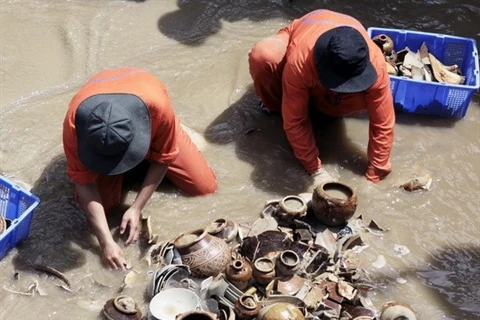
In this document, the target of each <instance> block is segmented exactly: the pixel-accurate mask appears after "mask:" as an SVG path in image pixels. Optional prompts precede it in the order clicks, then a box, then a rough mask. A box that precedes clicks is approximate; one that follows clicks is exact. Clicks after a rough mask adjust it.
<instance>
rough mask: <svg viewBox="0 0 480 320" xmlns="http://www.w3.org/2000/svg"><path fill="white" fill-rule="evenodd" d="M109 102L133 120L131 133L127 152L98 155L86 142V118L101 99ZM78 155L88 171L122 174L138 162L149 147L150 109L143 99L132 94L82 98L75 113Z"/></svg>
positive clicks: (103, 173) (99, 95)
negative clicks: (114, 154) (115, 154)
mask: <svg viewBox="0 0 480 320" xmlns="http://www.w3.org/2000/svg"><path fill="white" fill-rule="evenodd" d="M105 101H108V102H111V103H112V104H113V106H114V108H122V110H123V112H125V113H127V114H128V115H129V118H130V119H131V121H132V123H133V128H134V135H133V139H132V141H131V142H130V144H129V146H128V149H127V151H125V153H123V154H121V155H118V156H105V155H101V154H98V153H97V152H96V151H95V149H94V148H93V147H92V146H91V145H89V144H88V142H87V139H86V136H85V132H86V130H85V127H86V124H87V119H88V116H89V115H90V113H91V112H92V110H93V109H94V108H95V107H96V106H97V105H98V104H100V103H102V102H105ZM75 129H76V133H77V141H78V156H79V158H80V161H81V162H82V163H83V165H84V166H85V167H87V168H88V169H89V170H92V171H94V172H96V173H99V174H102V175H115V174H121V173H124V172H126V171H128V170H130V169H132V168H133V167H135V166H136V165H138V164H139V163H140V162H142V160H143V159H144V158H145V156H146V155H147V152H148V150H149V148H150V137H151V120H150V112H149V111H148V108H147V106H146V105H145V103H144V102H143V100H142V99H140V98H139V97H137V96H136V95H133V94H98V95H94V96H91V97H89V98H87V99H85V100H84V101H83V102H82V103H81V104H80V106H79V107H78V109H77V111H76V114H75Z"/></svg>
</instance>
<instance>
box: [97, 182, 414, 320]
mask: <svg viewBox="0 0 480 320" xmlns="http://www.w3.org/2000/svg"><path fill="white" fill-rule="evenodd" d="M356 207H357V195H356V193H355V192H354V191H353V190H352V189H351V188H350V187H349V186H347V185H346V184H343V183H340V182H328V183H324V184H322V185H319V186H318V187H317V188H315V190H314V191H313V193H312V194H300V195H289V196H286V197H284V198H282V199H275V200H270V201H267V202H266V203H265V207H264V209H263V211H262V212H261V217H260V218H259V219H257V220H256V221H255V222H254V223H253V224H252V225H249V226H244V225H238V224H237V223H235V222H233V221H228V220H225V219H218V220H215V221H214V222H213V223H212V224H210V225H208V226H207V227H205V228H204V229H199V230H194V231H191V232H187V233H184V234H181V235H179V236H178V237H176V238H174V239H172V240H170V241H164V242H161V243H158V244H154V245H153V246H152V247H151V248H150V250H149V252H148V255H149V261H153V262H154V263H158V264H159V267H158V268H157V270H156V271H155V273H154V274H153V275H152V278H151V281H150V283H149V284H148V287H147V295H148V296H149V298H150V299H151V300H150V304H149V308H148V319H149V320H193V319H195V320H203V319H204V320H235V319H237V320H251V319H257V320H304V319H311V320H314V319H315V320H321V319H341V320H349V319H355V320H367V319H378V313H379V312H378V311H377V310H376V309H375V307H374V306H373V303H372V302H371V300H370V299H369V297H368V291H369V290H371V289H372V285H371V284H370V281H369V279H368V277H367V275H366V273H365V272H364V271H363V270H361V269H359V268H357V267H356V263H355V262H356V261H355V255H356V254H357V253H358V252H360V251H361V248H362V246H363V242H362V239H361V238H360V235H359V234H358V233H357V232H356V228H357V227H356V226H355V224H353V223H351V222H352V221H349V220H350V219H351V218H352V216H353V215H354V213H355V210H356ZM354 220H355V219H354ZM134 306H135V304H132V303H130V309H132V310H136V309H135V307H134ZM131 312H133V311H131ZM104 313H105V312H104ZM398 317H403V318H398ZM397 318H398V319H407V320H414V319H416V318H415V315H414V313H413V310H411V308H410V307H409V306H407V305H402V304H398V303H390V304H387V305H385V306H384V308H383V310H382V311H381V315H380V319H381V320H393V319H397ZM109 319H110V318H109ZM112 319H132V320H133V319H137V318H135V317H134V315H133V314H132V317H130V318H126V317H124V318H112Z"/></svg>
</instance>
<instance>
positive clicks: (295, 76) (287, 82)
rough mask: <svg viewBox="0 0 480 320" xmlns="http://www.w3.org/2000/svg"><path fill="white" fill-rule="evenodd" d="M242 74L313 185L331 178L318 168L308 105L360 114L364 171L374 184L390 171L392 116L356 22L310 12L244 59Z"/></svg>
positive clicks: (380, 64) (375, 58) (380, 71)
mask: <svg viewBox="0 0 480 320" xmlns="http://www.w3.org/2000/svg"><path fill="white" fill-rule="evenodd" d="M249 66H250V74H251V76H252V79H253V84H254V88H255V91H256V93H257V94H258V95H259V96H260V99H261V101H262V107H263V108H264V109H266V111H268V112H270V113H272V112H281V115H282V118H283V128H284V130H285V133H286V136H287V138H288V140H289V142H290V144H291V146H292V148H293V151H294V154H295V156H296V157H297V159H298V160H299V161H300V162H301V163H302V165H303V166H304V168H305V170H306V171H307V173H308V174H310V175H311V176H312V177H313V179H314V183H315V185H318V184H320V183H322V182H325V181H328V180H333V179H332V177H331V176H330V175H329V174H328V172H326V171H325V169H324V168H322V163H321V161H320V159H319V152H318V149H317V147H316V144H315V138H314V134H313V130H312V124H311V122H310V119H309V106H314V107H316V108H317V109H318V110H319V111H320V112H321V113H324V114H326V115H329V116H333V117H343V116H347V115H352V114H355V113H358V112H361V111H366V112H368V117H369V142H368V150H367V154H368V167H367V168H366V173H365V176H366V178H367V179H368V180H370V181H373V182H378V181H380V180H381V179H382V178H384V177H385V176H386V175H388V174H389V173H390V172H391V170H392V169H391V163H390V152H391V149H392V143H393V129H394V124H395V112H394V108H393V98H392V94H391V91H390V79H389V76H388V73H387V69H386V65H385V59H384V57H383V55H382V52H381V50H380V48H379V47H378V46H377V45H376V44H375V43H374V42H373V41H372V40H371V39H370V38H369V36H368V33H367V32H366V30H365V28H364V27H363V26H362V24H361V23H360V22H358V21H357V20H356V19H354V18H353V17H350V16H348V15H345V14H341V13H337V12H333V11H329V10H316V11H313V12H310V13H308V14H306V15H305V16H303V17H301V18H299V19H296V20H294V21H293V22H292V23H291V24H289V25H288V26H287V27H285V28H283V29H281V30H280V31H279V32H278V33H277V34H276V35H274V36H272V37H269V38H266V39H264V40H261V41H259V42H257V43H256V44H255V46H254V47H253V49H252V50H251V51H250V53H249Z"/></svg>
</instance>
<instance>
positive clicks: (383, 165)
mask: <svg viewBox="0 0 480 320" xmlns="http://www.w3.org/2000/svg"><path fill="white" fill-rule="evenodd" d="M384 65H385V63H384V62H383V61H382V67H384ZM376 70H377V73H378V79H377V81H376V82H375V83H374V84H373V86H372V87H371V88H369V89H368V90H367V91H366V104H367V109H368V117H369V119H370V125H369V140H368V152H367V154H368V168H367V172H366V173H365V176H366V177H367V179H368V180H371V181H372V182H378V181H380V180H381V179H382V178H384V177H385V176H387V175H388V174H389V173H390V172H391V171H392V165H391V163H390V152H391V150H392V145H393V131H394V125H395V111H394V108H393V97H392V92H391V91H390V78H389V76H388V73H387V71H386V68H376Z"/></svg>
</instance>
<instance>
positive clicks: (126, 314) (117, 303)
mask: <svg viewBox="0 0 480 320" xmlns="http://www.w3.org/2000/svg"><path fill="white" fill-rule="evenodd" d="M102 313H103V316H104V317H105V318H106V319H108V320H140V319H141V318H142V312H141V311H140V307H139V305H138V304H137V302H136V301H135V300H133V299H132V298H131V297H128V296H118V297H115V298H113V299H110V300H108V301H107V302H105V305H104V306H103V310H102Z"/></svg>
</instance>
